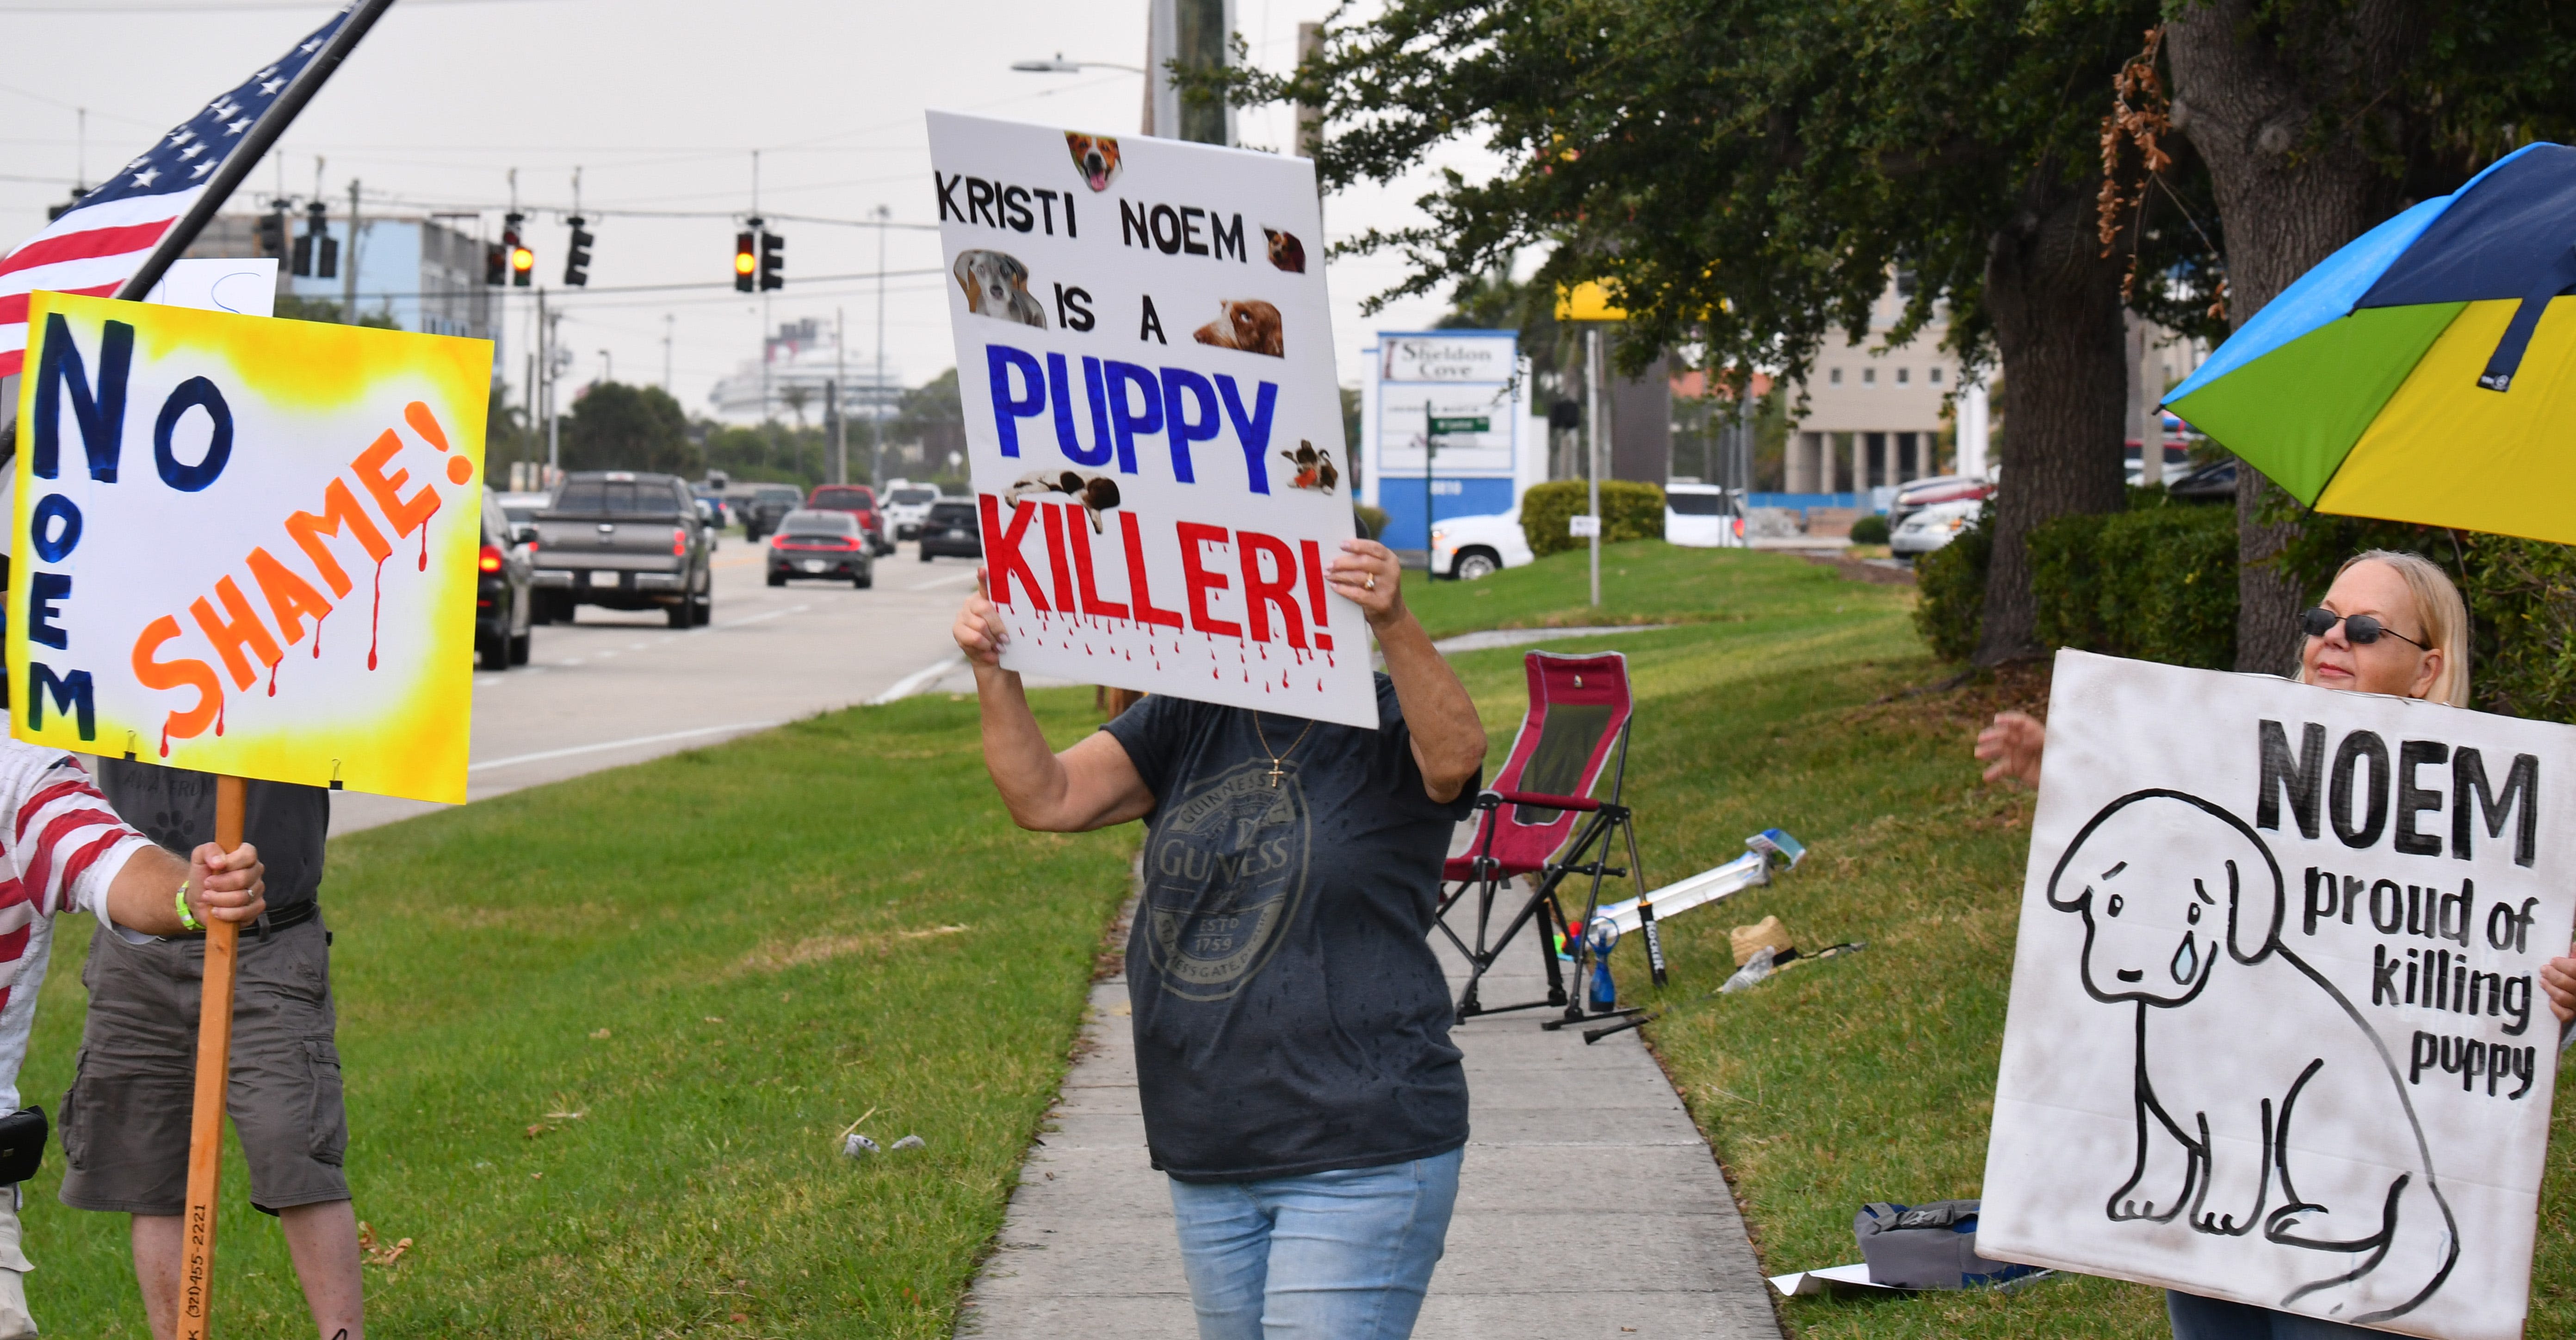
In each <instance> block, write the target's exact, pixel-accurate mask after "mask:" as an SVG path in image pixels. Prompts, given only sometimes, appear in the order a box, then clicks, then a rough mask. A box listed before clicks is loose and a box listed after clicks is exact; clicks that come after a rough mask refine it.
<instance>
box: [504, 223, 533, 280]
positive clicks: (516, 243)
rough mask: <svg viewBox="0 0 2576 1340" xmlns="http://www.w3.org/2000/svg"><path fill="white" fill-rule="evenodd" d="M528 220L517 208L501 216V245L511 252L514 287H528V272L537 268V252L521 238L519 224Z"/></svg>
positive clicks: (511, 272) (510, 259)
mask: <svg viewBox="0 0 2576 1340" xmlns="http://www.w3.org/2000/svg"><path fill="white" fill-rule="evenodd" d="M527 221H528V216H527V215H525V214H521V213H519V212H518V211H516V210H513V211H511V212H510V213H508V214H504V215H502V216H501V247H502V249H503V250H504V251H506V252H508V253H509V261H510V284H511V286H512V287H514V288H526V287H527V286H528V272H529V271H531V270H534V269H536V268H537V253H535V252H533V251H530V250H528V248H527V244H526V243H523V242H521V241H520V240H519V225H520V224H522V223H525V222H527Z"/></svg>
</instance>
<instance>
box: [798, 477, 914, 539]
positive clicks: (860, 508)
mask: <svg viewBox="0 0 2576 1340" xmlns="http://www.w3.org/2000/svg"><path fill="white" fill-rule="evenodd" d="M805 507H806V510H808V511H813V512H847V513H849V514H850V515H852V516H855V517H857V518H858V519H859V530H860V532H861V533H862V534H864V535H866V536H867V537H868V549H869V551H870V552H872V553H878V554H891V553H893V552H894V542H893V541H892V540H889V539H887V538H886V528H885V513H883V512H880V511H878V510H877V491H876V490H875V489H872V488H869V487H868V486H867V485H865V484H825V485H823V486H822V487H820V488H818V489H815V490H814V493H813V496H812V497H809V498H807V499H806V500H805Z"/></svg>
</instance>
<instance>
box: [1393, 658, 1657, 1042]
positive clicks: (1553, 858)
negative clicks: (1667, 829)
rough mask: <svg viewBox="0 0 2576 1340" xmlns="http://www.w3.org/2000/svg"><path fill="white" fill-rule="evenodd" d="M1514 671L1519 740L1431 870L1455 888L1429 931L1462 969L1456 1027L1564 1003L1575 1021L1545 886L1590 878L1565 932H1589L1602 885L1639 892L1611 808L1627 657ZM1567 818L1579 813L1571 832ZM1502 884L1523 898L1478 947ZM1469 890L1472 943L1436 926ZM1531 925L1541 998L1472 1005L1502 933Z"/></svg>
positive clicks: (1631, 850) (1624, 725) (1631, 855)
mask: <svg viewBox="0 0 2576 1340" xmlns="http://www.w3.org/2000/svg"><path fill="white" fill-rule="evenodd" d="M1522 663H1523V665H1524V666H1525V667H1526V668H1527V670H1528V673H1529V715H1527V716H1525V717H1523V718H1521V729H1520V734H1519V735H1517V736H1515V737H1513V740H1512V752H1511V754H1510V756H1509V757H1507V758H1506V759H1504V760H1503V766H1502V768H1501V770H1500V771H1499V772H1497V773H1496V774H1495V776H1494V785H1493V788H1492V789H1490V790H1487V791H1485V792H1483V793H1481V794H1479V795H1478V796H1477V797H1476V808H1477V810H1478V811H1479V812H1480V813H1481V814H1482V816H1483V817H1482V818H1481V819H1480V821H1479V822H1478V825H1477V832H1476V842H1475V846H1474V847H1473V848H1472V849H1470V850H1469V852H1468V853H1467V854H1465V855H1462V856H1452V857H1450V858H1449V860H1448V862H1447V863H1446V864H1445V865H1444V866H1443V867H1442V868H1441V872H1440V878H1441V881H1442V883H1443V884H1444V885H1451V884H1454V885H1455V886H1456V887H1455V888H1452V889H1446V890H1445V891H1444V893H1443V895H1442V897H1441V900H1440V921H1439V925H1440V930H1441V933H1443V934H1445V935H1447V936H1448V937H1449V940H1450V942H1451V943H1453V944H1455V945H1457V946H1458V952H1459V953H1462V954H1464V955H1466V956H1467V961H1468V963H1469V965H1470V972H1469V975H1468V978H1467V986H1466V989H1465V990H1463V991H1461V992H1460V993H1459V995H1458V1018H1459V1019H1461V1020H1465V1019H1468V1018H1471V1017H1473V1016H1475V1015H1479V1014H1496V1013H1500V1012H1502V1011H1505V1010H1532V1009H1543V1008H1546V1007H1548V1006H1552V1005H1562V1006H1564V1007H1565V1010H1566V1015H1565V1017H1566V1018H1568V1019H1579V1018H1582V1017H1583V1008H1582V1006H1581V1004H1580V1003H1576V1002H1574V1001H1573V999H1572V998H1571V997H1569V996H1568V994H1567V992H1566V987H1565V975H1564V973H1563V971H1562V970H1561V969H1560V968H1559V967H1558V965H1557V950H1556V941H1557V938H1558V937H1559V936H1567V938H1568V942H1569V947H1570V948H1571V947H1574V945H1575V944H1576V943H1577V938H1576V937H1573V936H1568V930H1569V926H1568V922H1567V919H1566V916H1565V910H1564V908H1563V906H1562V905H1561V904H1560V903H1559V901H1558V898H1557V886H1558V885H1559V884H1561V883H1563V882H1564V881H1565V880H1566V878H1567V877H1568V876H1588V877H1589V878H1590V880H1591V887H1590V889H1589V891H1588V892H1587V893H1586V895H1585V899H1584V907H1583V917H1582V919H1581V920H1580V921H1576V922H1574V923H1572V925H1573V926H1575V927H1582V926H1588V925H1590V924H1591V921H1592V913H1593V910H1594V909H1595V908H1597V907H1599V906H1600V903H1601V881H1602V880H1603V879H1605V878H1619V877H1625V878H1629V879H1632V880H1634V881H1635V882H1636V886H1637V889H1638V891H1639V892H1641V893H1642V892H1643V891H1644V890H1645V887H1646V885H1645V878H1644V876H1643V875H1642V874H1640V873H1639V871H1638V863H1637V830H1636V827H1635V825H1634V824H1633V823H1631V822H1630V820H1629V811H1628V808H1627V807H1626V806H1625V805H1622V804H1620V803H1619V795H1620V788H1621V786H1622V784H1623V783H1624V782H1625V781H1626V779H1627V772H1628V724H1629V717H1630V710H1631V703H1630V699H1629V696H1628V658H1626V657H1625V656H1622V655H1620V654H1619V653H1617V652H1615V651H1613V652H1603V653H1601V654H1599V655H1596V656H1557V655H1551V654H1549V653H1547V652H1543V651H1534V652H1531V653H1529V655H1528V656H1526V657H1524V658H1523V662H1522ZM1614 757H1615V759H1616V765H1615V766H1614V767H1613V768H1612V770H1611V774H1610V795H1609V798H1608V799H1606V800H1600V799H1594V798H1593V796H1592V791H1593V789H1594V787H1596V786H1597V785H1598V784H1599V783H1600V780H1601V769H1602V767H1603V765H1605V764H1609V763H1611V762H1612V760H1613V758H1614ZM1577 816H1588V817H1585V818H1584V819H1583V823H1582V826H1581V831H1579V832H1577V831H1576V819H1577ZM1569 834H1571V836H1572V841H1571V843H1569V842H1568V835H1569ZM1618 838H1624V839H1625V840H1626V842H1627V847H1628V865H1627V868H1626V869H1624V870H1623V869H1619V868H1617V867H1615V866H1611V865H1609V864H1608V862H1609V860H1610V859H1611V858H1612V857H1613V856H1614V855H1615V847H1614V839H1618ZM1559 849H1562V850H1563V853H1564V854H1563V855H1562V856H1559V855H1558V852H1559ZM1514 878H1525V879H1527V880H1528V881H1529V887H1530V895H1529V899H1528V901H1527V902H1525V903H1524V904H1522V906H1521V908H1520V910H1519V911H1518V912H1516V913H1514V914H1513V916H1512V918H1511V920H1510V921H1508V922H1506V923H1505V924H1504V926H1503V928H1502V933H1501V934H1500V935H1498V936H1492V937H1491V939H1490V943H1489V942H1488V936H1489V932H1490V930H1491V928H1492V922H1493V912H1494V897H1495V894H1496V893H1497V892H1498V891H1499V890H1500V889H1501V888H1502V886H1503V885H1504V883H1505V882H1507V881H1509V880H1511V879H1514ZM1471 891H1472V892H1473V893H1474V894H1475V895H1476V931H1475V943H1474V944H1473V945H1470V944H1469V943H1468V942H1467V941H1466V940H1465V939H1463V938H1461V937H1460V936H1459V934H1458V932H1457V931H1455V930H1453V929H1451V927H1450V925H1449V922H1448V920H1447V918H1448V914H1449V909H1450V908H1452V907H1454V906H1456V905H1457V904H1458V903H1459V902H1460V901H1461V900H1463V899H1464V898H1465V897H1466V896H1467V895H1468V893H1469V892H1471ZM1532 921H1538V922H1540V923H1541V925H1540V934H1539V936H1538V952H1539V957H1540V958H1542V959H1544V960H1545V961H1546V964H1547V999H1545V1000H1533V1001H1528V1002H1526V1003H1523V1004H1519V1005H1499V1006H1487V1005H1485V1004H1483V1003H1482V1002H1480V1001H1479V1000H1478V999H1477V995H1476V988H1477V986H1478V985H1479V984H1480V983H1481V982H1483V980H1484V977H1485V974H1486V973H1487V972H1488V971H1490V970H1491V969H1492V968H1493V966H1494V964H1495V963H1496V962H1497V961H1499V960H1500V959H1501V958H1502V955H1503V950H1504V949H1505V948H1506V947H1507V946H1509V945H1510V944H1511V942H1512V937H1513V936H1515V935H1517V934H1519V933H1520V931H1521V929H1522V928H1523V927H1525V926H1527V925H1529V924H1530V923H1531V922H1532ZM1574 952H1575V953H1576V954H1577V955H1578V957H1579V956H1580V955H1581V954H1582V950H1581V949H1580V948H1575V950H1574Z"/></svg>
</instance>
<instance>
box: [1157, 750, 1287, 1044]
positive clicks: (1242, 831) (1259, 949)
mask: <svg viewBox="0 0 2576 1340" xmlns="http://www.w3.org/2000/svg"><path fill="white" fill-rule="evenodd" d="M1271 783H1272V778H1271V775H1270V763H1269V762H1268V760H1257V761H1254V762H1249V763H1245V764H1243V765H1241V766H1239V767H1237V768H1235V769H1233V770H1232V771H1229V772H1226V773H1223V774H1221V775H1219V776H1218V777H1216V778H1215V779H1214V780H1212V781H1210V782H1208V783H1207V784H1206V785H1204V786H1202V787H1200V788H1198V789H1197V790H1195V791H1192V792H1190V793H1189V794H1187V795H1186V796H1183V797H1182V798H1181V799H1180V801H1178V802H1177V803H1175V804H1172V805H1168V806H1166V807H1165V809H1164V813H1163V815H1162V818H1161V822H1160V823H1159V824H1157V825H1156V826H1155V829H1154V832H1153V834H1152V836H1151V838H1150V839H1148V841H1147V843H1146V850H1145V909H1144V910H1145V913H1146V916H1147V917H1148V922H1147V924H1148V927H1149V929H1150V931H1151V934H1150V935H1149V936H1148V938H1147V944H1148V946H1149V947H1150V949H1151V951H1152V953H1153V956H1154V966H1155V968H1156V969H1158V970H1159V971H1160V972H1161V974H1162V978H1163V989H1164V990H1166V991H1169V992H1171V993H1172V994H1174V995H1176V996H1180V997H1182V998H1183V999H1186V1000H1223V999H1225V998H1226V997H1228V996H1231V995H1233V994H1234V993H1235V992H1236V991H1237V990H1240V989H1241V988H1242V986H1243V984H1244V982H1246V981H1248V980H1250V979H1251V977H1252V975H1253V974H1254V973H1256V972H1259V971H1260V970H1261V965H1262V964H1263V963H1264V962H1266V961H1268V959H1269V957H1270V952H1271V950H1273V949H1275V948H1276V947H1277V946H1278V942H1279V936H1280V932H1281V931H1282V930H1283V929H1284V928H1285V927H1286V926H1287V924H1288V922H1289V920H1290V919H1291V918H1292V917H1294V916H1295V915H1296V911H1297V904H1298V902H1299V900H1300V899H1302V898H1304V896H1305V893H1306V854H1307V844H1308V840H1309V837H1310V833H1311V827H1312V825H1311V816H1310V815H1309V812H1308V810H1307V806H1306V791H1305V788H1304V786H1303V785H1302V784H1301V783H1300V782H1299V781H1298V779H1297V774H1296V772H1295V771H1294V770H1293V769H1292V770H1291V771H1289V772H1288V774H1287V775H1286V776H1285V777H1282V778H1280V779H1278V785H1276V786H1273V785H1272V784H1271Z"/></svg>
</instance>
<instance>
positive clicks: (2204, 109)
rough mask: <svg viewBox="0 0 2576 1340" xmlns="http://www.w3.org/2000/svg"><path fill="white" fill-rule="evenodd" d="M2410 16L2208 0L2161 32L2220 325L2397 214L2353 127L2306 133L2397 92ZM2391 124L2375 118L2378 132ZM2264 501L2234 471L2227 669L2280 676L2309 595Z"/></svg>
mask: <svg viewBox="0 0 2576 1340" xmlns="http://www.w3.org/2000/svg"><path fill="white" fill-rule="evenodd" d="M2413 8H2414V7H2413V6H2410V5H2409V4H2407V3H2405V2H2404V0H2358V2H2357V3H2353V4H2350V5H2342V6H2323V5H2319V6H2309V7H2307V10H2306V11H2300V13H2301V14H2302V15H2303V16H2304V17H2307V18H2309V19H2311V20H2313V21H2312V22H2310V23H2308V24H2306V25H2305V26H2301V27H2297V28H2291V29H2267V28H2264V27H2261V26H2258V24H2257V22H2256V19H2255V16H2254V9H2255V0H2206V2H2205V3H2201V4H2196V5H2192V6H2189V7H2187V8H2185V9H2184V10H2183V12H2182V15H2181V17H2179V18H2176V19H2174V20H2173V21H2172V23H2171V24H2169V25H2168V26H2167V28H2166V38H2165V50H2166V52H2167V55H2168V57H2169V59H2170V60H2171V61H2172V64H2173V82H2174V100H2173V119H2174V124H2175V126H2176V127H2178V128H2179V129H2181V130H2182V132H2183V133H2184V134H2186V135H2188V136H2190V137H2191V143H2192V147H2193V148H2195V149H2197V150H2199V151H2200V156H2201V158H2202V159H2203V160H2204V161H2206V162H2207V163H2208V165H2209V175H2210V181H2211V184H2212V185H2213V186H2214V187H2215V188H2216V193H2217V196H2218V215H2219V223H2220V225H2221V227H2222V229H2223V231H2224V233H2225V235H2226V239H2227V317H2228V321H2229V323H2230V325H2231V326H2233V327H2236V328H2242V327H2243V326H2244V324H2245V322H2246V321H2247V320H2248V319H2249V318H2251V317H2252V316H2253V315H2254V314H2255V313H2256V312H2259V311H2261V310H2262V309H2263V305H2264V304H2265V303H2268V302H2270V301H2271V300H2272V299H2273V298H2275V297H2277V296H2279V294H2280V292H2281V290H2283V289H2285V288H2288V287H2289V286H2290V284H2291V283H2292V282H2293V281H2295V280H2296V279H2298V277H2299V276H2300V275H2303V274H2305V273H2307V272H2308V270H2309V269H2310V268H2311V267H2313V266H2315V265H2316V264H2317V262H2319V261H2322V260H2324V259H2325V258H2326V257H2328V256H2330V255H2332V254H2334V252H2335V250H2336V249H2337V248H2339V247H2341V246H2342V245H2343V244H2345V243H2346V242H2349V241H2351V240H2352V239H2354V238H2356V237H2359V236H2361V234H2362V233H2363V232H2364V231H2366V230H2367V229H2369V228H2370V227H2371V226H2372V225H2374V224H2377V223H2378V222H2379V221H2380V220H2382V219H2385V218H2387V217H2388V216H2389V215H2390V214H2391V213H2393V212H2395V210H2396V208H2397V206H2398V204H2399V203H2400V199H2399V191H2400V189H2401V188H2400V184H2399V182H2398V181H2397V179H2396V178H2395V177H2394V176H2393V175H2391V174H2390V173H2388V172H2387V171H2385V170H2383V169H2382V168H2381V167H2380V166H2379V165H2378V164H2376V163H2374V162H2373V161H2372V160H2371V158H2370V156H2369V155H2368V154H2367V153H2366V152H2365V151H2364V149H2363V146H2362V144H2361V142H2360V128H2359V126H2358V124H2357V123H2356V122H2355V121H2354V120H2352V119H2346V118H2344V117H2342V116H2339V115H2337V116H2336V123H2335V124H2332V125H2327V126H2326V129H2327V132H2328V133H2327V135H2326V137H2325V138H2324V139H2323V140H2322V141H2320V140H2319V139H2318V138H2317V137H2316V134H2315V131H2316V129H2317V128H2318V127H2319V126H2320V125H2323V124H2325V123H2324V122H2321V120H2320V118H2321V117H2324V116H2329V115H2335V114H2336V113H2337V112H2338V111H2339V109H2337V108H2335V107H2333V106H2331V105H2330V104H2331V103H2333V102H2335V101H2338V100H2339V99H2338V97H2337V95H2339V94H2344V95H2348V94H2350V93H2351V92H2352V91H2353V90H2371V91H2374V92H2375V91H2379V90H2386V89H2389V88H2392V87H2394V86H2395V84H2396V81H2397V80H2398V79H2399V78H2400V77H2401V75H2402V72H2403V68H2404V66H2405V63H2406V57H2407V55H2408V53H2409V51H2410V50H2411V49H2412V48H2413V47H2414V45H2415V44H2416V42H2417V39H2418V38H2419V36H2420V34H2419V33H2418V32H2417V31H2416V29H2417V20H2416V17H2415V15H2414V14H2413V13H2412V12H2411V11H2412V9H2413ZM2285 52H2287V53H2289V54H2286V55H2285ZM2303 72H2304V73H2303ZM2365 96H2366V95H2365ZM2344 100H2346V101H2348V99H2344ZM2397 115H2398V114H2397V113H2396V112H2393V111H2392V112H2389V113H2387V114H2386V116H2387V118H2388V126H2387V127H2386V128H2393V123H2394V121H2395V119H2396V117H2397ZM2387 138H2388V139H2389V140H2391V141H2401V142H2402V140H2403V138H2404V136H2403V133H2402V130H2399V131H2397V133H2391V134H2389V135H2387ZM2266 498H2269V499H2270V500H2272V501H2273V502H2276V503H2277V502H2280V501H2283V500H2284V499H2285V495H2284V494H2283V493H2282V492H2281V490H2280V489H2279V488H2278V487H2277V486H2275V485H2274V484H2273V483H2272V482H2271V481H2270V480H2268V479H2265V478H2264V477H2263V476H2262V475H2261V474H2259V473H2257V472H2256V471H2255V470H2253V469H2251V468H2243V469H2240V470H2239V471H2238V472H2237V476H2236V559H2237V568H2236V593H2237V605H2236V668H2237V669H2239V670H2254V671H2262V672H2265V673H2270V674H2280V673H2284V672H2286V671H2287V670H2288V669H2290V668H2291V667H2293V666H2295V665H2296V664H2297V662H2298V654H2299V642H2300V638H2299V633H2298V629H2297V626H2296V624H2295V623H2294V620H2295V619H2296V618H2297V615H2298V609H2299V605H2300V603H2301V602H2302V601H2303V600H2304V599H2305V598H2306V594H2307V593H2306V592H2304V591H2301V590H2300V589H2299V588H2298V585H2297V583H2295V582H2293V581H2291V580H2289V579H2288V578H2286V577H2284V576H2282V575H2281V573H2280V572H2279V570H2278V569H2277V568H2276V567H2275V566H2274V565H2273V564H2272V562H2271V561H2270V560H2271V559H2272V557H2273V555H2275V554H2277V553H2279V552H2280V549H2281V546H2282V544H2283V543H2284V542H2286V541H2287V539H2288V538H2289V534H2290V532H2291V531H2292V530H2293V529H2294V528H2295V527H2294V526H2292V525H2288V524H2283V525H2271V526H2267V525H2264V524H2262V523H2261V522H2260V521H2259V520H2258V519H2257V513H2258V510H2259V509H2260V508H2261V507H2262V505H2263V502H2264V500H2265V499H2266Z"/></svg>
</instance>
